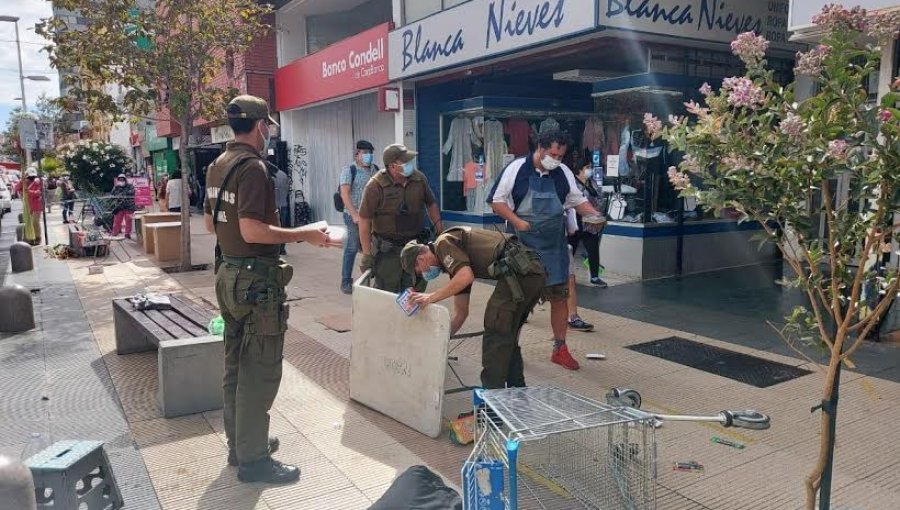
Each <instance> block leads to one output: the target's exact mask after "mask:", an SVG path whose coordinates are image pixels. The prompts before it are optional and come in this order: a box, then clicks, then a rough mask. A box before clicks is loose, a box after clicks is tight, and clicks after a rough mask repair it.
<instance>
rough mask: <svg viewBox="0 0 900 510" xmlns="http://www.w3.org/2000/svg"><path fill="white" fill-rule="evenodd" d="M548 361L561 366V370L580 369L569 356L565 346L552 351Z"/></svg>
mask: <svg viewBox="0 0 900 510" xmlns="http://www.w3.org/2000/svg"><path fill="white" fill-rule="evenodd" d="M550 361H551V362H553V363H556V364H557V365H562V366H563V368H566V369H568V370H578V369H579V368H580V367H579V365H578V362H577V361H575V358H573V357H572V355H571V354H569V348H568V347H567V346H566V345H565V344H563V345H562V346H560V348H559V349H557V350H555V351H553V355H552V356H550Z"/></svg>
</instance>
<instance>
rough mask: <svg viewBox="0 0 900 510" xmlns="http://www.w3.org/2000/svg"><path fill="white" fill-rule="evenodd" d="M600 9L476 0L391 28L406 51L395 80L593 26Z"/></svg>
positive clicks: (395, 67) (395, 43)
mask: <svg viewBox="0 0 900 510" xmlns="http://www.w3.org/2000/svg"><path fill="white" fill-rule="evenodd" d="M596 8H597V5H596V2H593V1H592V2H588V1H585V0H581V1H572V0H568V1H567V0H473V1H471V2H467V3H464V4H461V5H459V6H457V7H454V8H452V9H448V10H447V11H445V12H442V13H440V14H437V15H435V16H431V17H429V18H425V19H424V20H422V21H419V22H417V23H412V24H410V25H407V26H405V27H403V28H401V29H398V30H395V31H393V32H391V34H390V45H391V48H392V49H393V50H392V51H394V52H395V53H399V55H400V58H399V59H393V60H392V61H391V63H390V64H391V65H390V76H391V79H396V78H402V77H405V76H410V75H414V74H419V73H422V72H426V71H433V70H435V69H441V68H444V67H449V66H452V65H456V64H460V63H463V62H468V61H471V60H476V59H479V58H483V57H486V56H490V55H494V54H498V53H502V52H505V51H510V50H515V49H517V48H524V47H528V46H531V45H534V44H537V43H541V42H547V41H551V40H553V39H558V38H561V37H565V36H568V35H572V34H576V33H578V32H582V31H586V30H590V29H592V28H593V27H594V20H595V17H596ZM476 20H478V21H476ZM481 20H484V21H481ZM398 50H399V51H398Z"/></svg>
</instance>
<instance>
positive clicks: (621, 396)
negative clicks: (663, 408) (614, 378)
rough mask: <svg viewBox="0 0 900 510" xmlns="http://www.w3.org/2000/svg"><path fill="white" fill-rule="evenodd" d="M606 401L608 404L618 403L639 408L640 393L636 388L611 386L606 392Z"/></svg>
mask: <svg viewBox="0 0 900 510" xmlns="http://www.w3.org/2000/svg"><path fill="white" fill-rule="evenodd" d="M606 402H607V403H608V404H609V405H619V406H625V407H632V408H634V409H640V408H641V394H640V393H638V392H637V390H632V389H628V388H612V389H611V390H609V392H607V394H606Z"/></svg>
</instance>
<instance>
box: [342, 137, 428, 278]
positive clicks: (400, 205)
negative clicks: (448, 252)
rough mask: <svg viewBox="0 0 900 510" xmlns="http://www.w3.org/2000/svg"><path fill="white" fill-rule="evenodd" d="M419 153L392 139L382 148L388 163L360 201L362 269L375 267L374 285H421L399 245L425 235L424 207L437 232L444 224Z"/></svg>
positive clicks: (371, 181)
mask: <svg viewBox="0 0 900 510" xmlns="http://www.w3.org/2000/svg"><path fill="white" fill-rule="evenodd" d="M417 154H418V153H417V152H416V151H412V150H409V149H407V148H406V146H404V145H400V144H393V145H388V146H387V147H385V149H384V152H383V154H382V159H383V160H384V169H383V170H381V171H379V172H378V173H376V174H375V175H374V176H372V178H371V179H370V180H369V182H368V184H366V188H365V190H363V197H362V203H361V204H360V206H359V242H360V246H361V248H362V252H363V256H362V262H361V264H360V269H362V271H364V272H365V271H366V270H368V269H371V270H372V275H373V277H374V280H375V281H374V283H373V285H372V287H374V288H376V289H381V290H386V291H388V292H394V293H399V292H402V291H403V290H404V289H406V288H408V287H413V286H416V285H417V282H415V281H413V279H412V278H411V277H410V275H408V274H406V273H404V272H403V270H402V269H401V268H400V250H402V249H403V246H405V245H406V243H408V242H409V241H411V240H413V239H417V238H419V237H420V236H421V235H422V233H423V231H424V230H425V218H424V214H423V213H424V212H425V211H427V212H428V217H429V218H430V219H431V223H432V224H433V225H434V229H435V232H440V231H441V230H443V225H442V224H441V211H440V209H439V208H438V205H437V201H436V200H435V199H434V194H433V193H432V192H431V187H430V186H429V185H428V178H426V177H425V174H423V173H422V172H420V171H418V170H416V166H415V162H414V159H415V157H416V155H417ZM418 286H421V283H419V284H418ZM420 290H421V289H420Z"/></svg>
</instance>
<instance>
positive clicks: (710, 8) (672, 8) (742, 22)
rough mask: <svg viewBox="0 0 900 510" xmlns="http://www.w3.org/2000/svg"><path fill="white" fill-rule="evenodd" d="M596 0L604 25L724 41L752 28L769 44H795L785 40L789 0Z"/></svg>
mask: <svg viewBox="0 0 900 510" xmlns="http://www.w3.org/2000/svg"><path fill="white" fill-rule="evenodd" d="M598 1H599V3H600V26H602V27H604V28H620V29H623V30H633V31H637V32H646V33H652V34H661V35H669V36H674V37H683V38H688V39H698V40H703V41H716V42H725V43H727V42H731V41H733V40H734V38H735V37H736V36H737V35H738V34H740V33H743V32H749V31H753V32H756V33H758V34H760V35H762V36H764V37H765V38H766V39H768V40H769V41H770V42H771V43H772V45H773V47H788V48H789V49H793V48H795V47H796V46H795V45H791V44H790V43H788V36H789V34H788V31H787V29H788V11H789V9H790V0H598Z"/></svg>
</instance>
